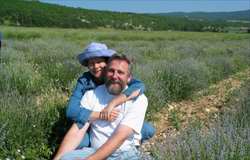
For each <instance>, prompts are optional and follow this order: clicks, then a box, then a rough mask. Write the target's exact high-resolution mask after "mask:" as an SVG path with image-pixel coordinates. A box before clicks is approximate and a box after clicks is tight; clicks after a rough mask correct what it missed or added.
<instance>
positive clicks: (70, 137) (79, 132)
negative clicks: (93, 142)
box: [54, 123, 89, 160]
mask: <svg viewBox="0 0 250 160" xmlns="http://www.w3.org/2000/svg"><path fill="white" fill-rule="evenodd" d="M88 127H89V123H86V124H85V125H84V126H83V127H82V128H81V129H79V128H78V126H77V125H76V124H75V123H74V124H73V125H72V126H71V128H70V129H69V131H68V132H67V134H66V135H65V137H64V138H63V141H62V143H61V145H60V147H59V149H58V151H57V154H56V156H55V157H54V160H59V159H60V158H61V156H62V155H64V154H65V153H67V152H70V151H73V150H74V149H76V148H77V146H78V145H79V144H80V142H81V140H82V139H83V137H84V134H85V133H86V131H87V129H88Z"/></svg>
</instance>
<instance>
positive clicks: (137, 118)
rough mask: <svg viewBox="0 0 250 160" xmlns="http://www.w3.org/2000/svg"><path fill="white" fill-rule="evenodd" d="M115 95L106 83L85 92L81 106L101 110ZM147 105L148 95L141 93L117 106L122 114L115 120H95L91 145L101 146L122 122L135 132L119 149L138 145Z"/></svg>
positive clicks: (94, 146)
mask: <svg viewBox="0 0 250 160" xmlns="http://www.w3.org/2000/svg"><path fill="white" fill-rule="evenodd" d="M114 97H115V96H114V95H111V94H109V92H108V91H107V88H106V86H105V85H101V86H98V87H97V88H95V89H94V90H90V91H87V92H86V93H85V94H84V96H83V97H82V100H81V107H85V108H87V109H89V110H92V111H101V110H102V109H103V108H105V107H106V106H107V104H108V103H109V102H110V100H112V99H113V98H114ZM147 106H148V101H147V98H146V96H145V95H140V96H138V97H137V98H136V99H135V100H130V101H127V102H125V103H123V104H121V105H119V106H117V107H116V108H117V109H119V110H120V114H119V116H118V118H117V119H116V120H115V121H113V122H108V121H103V120H96V121H95V122H93V123H92V124H91V131H90V142H91V147H93V148H95V149H98V148H99V147H101V146H102V145H103V144H104V143H105V142H106V141H107V140H108V139H109V138H110V137H111V135H112V133H113V132H114V131H115V129H116V128H117V127H118V126H119V125H120V124H121V125H126V126H128V127H130V128H132V129H133V130H134V133H133V134H132V135H131V136H130V137H129V138H128V139H127V140H125V141H124V143H123V144H122V145H121V146H120V148H119V149H120V150H127V149H129V148H130V147H131V146H135V145H138V141H139V139H140V138H141V135H140V132H141V128H142V125H143V121H144V117H145V113H146V110H147Z"/></svg>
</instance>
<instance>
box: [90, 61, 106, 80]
mask: <svg viewBox="0 0 250 160" xmlns="http://www.w3.org/2000/svg"><path fill="white" fill-rule="evenodd" d="M106 65H107V63H106V60H105V58H92V59H90V60H88V69H89V71H90V73H91V74H92V75H93V76H94V77H95V78H97V79H101V78H102V77H103V76H104V74H105V73H104V72H105V67H106Z"/></svg>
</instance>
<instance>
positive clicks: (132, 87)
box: [123, 79, 145, 97]
mask: <svg viewBox="0 0 250 160" xmlns="http://www.w3.org/2000/svg"><path fill="white" fill-rule="evenodd" d="M136 90H140V95H141V94H143V93H144V92H145V85H144V83H143V82H142V81H140V80H138V79H132V80H131V81H130V82H129V84H128V88H127V89H126V90H124V91H123V94H125V95H126V96H127V97H128V96H130V95H131V94H132V93H133V92H134V91H136Z"/></svg>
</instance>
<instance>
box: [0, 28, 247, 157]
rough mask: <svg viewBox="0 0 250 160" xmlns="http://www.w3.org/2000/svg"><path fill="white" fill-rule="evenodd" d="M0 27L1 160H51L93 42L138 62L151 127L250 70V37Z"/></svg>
mask: <svg viewBox="0 0 250 160" xmlns="http://www.w3.org/2000/svg"><path fill="white" fill-rule="evenodd" d="M0 27H1V32H2V33H3V47H2V49H1V52H0V95H1V96H0V133H1V134H0V140H1V141H0V158H11V159H13V158H15V159H20V157H21V156H22V155H23V156H25V157H26V158H27V159H50V157H51V155H52V153H54V151H55V149H56V147H57V146H58V142H59V141H60V138H62V136H63V134H64V133H65V131H66V129H67V126H68V123H67V121H66V119H65V108H66V105H67V100H68V97H69V96H70V93H71V90H72V89H73V87H74V85H75V83H76V79H77V78H78V77H79V76H80V75H81V74H82V73H83V72H84V71H85V70H86V69H84V68H83V67H81V66H80V64H79V63H78V61H77V60H76V56H77V55H78V53H80V52H81V51H82V50H83V48H84V47H85V46H86V44H88V43H89V42H91V41H98V42H104V43H107V44H108V46H110V47H111V48H114V49H115V50H117V51H118V52H120V53H125V54H127V55H129V56H130V57H131V58H133V59H135V63H134V68H133V71H134V75H135V77H136V78H139V79H141V80H143V81H144V83H145V84H146V89H147V90H146V95H147V97H148V99H149V107H148V112H147V119H148V120H150V119H151V118H152V117H153V115H154V113H156V112H157V111H159V110H160V109H161V108H162V107H164V106H166V105H165V104H166V103H167V102H169V101H178V100H182V99H186V98H190V97H192V94H193V93H195V92H196V91H198V90H200V89H204V88H207V87H208V86H209V85H211V84H213V83H216V82H217V81H220V80H222V79H224V78H227V77H228V76H229V75H231V74H234V73H236V72H238V71H241V70H243V69H245V68H248V67H249V65H250V46H249V39H250V35H249V34H231V33H230V34H229V33H228V34H223V33H217V34H216V33H198V32H197V33H196V32H143V31H136V32H133V31H120V30H111V29H96V30H86V29H56V28H54V29H50V28H44V29H41V28H24V27H18V28H16V27H5V26H0ZM175 121H176V127H177V128H178V119H177V118H175V117H173V122H175ZM33 126H35V127H33ZM19 150H21V152H19Z"/></svg>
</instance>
